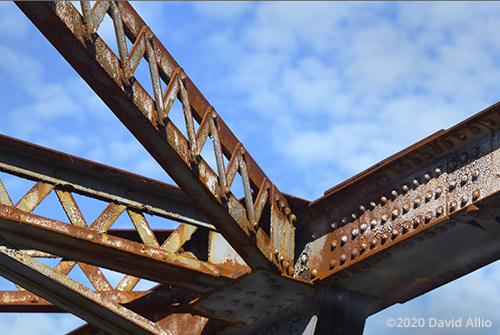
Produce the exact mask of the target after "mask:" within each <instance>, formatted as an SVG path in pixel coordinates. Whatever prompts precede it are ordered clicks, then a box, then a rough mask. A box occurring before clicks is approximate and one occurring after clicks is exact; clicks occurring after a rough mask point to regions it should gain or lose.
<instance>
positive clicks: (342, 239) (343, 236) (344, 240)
mask: <svg viewBox="0 0 500 335" xmlns="http://www.w3.org/2000/svg"><path fill="white" fill-rule="evenodd" d="M340 240H341V241H342V243H346V242H347V236H346V235H342V237H341V238H340Z"/></svg>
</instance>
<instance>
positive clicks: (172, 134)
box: [18, 2, 295, 273]
mask: <svg viewBox="0 0 500 335" xmlns="http://www.w3.org/2000/svg"><path fill="white" fill-rule="evenodd" d="M18 5H19V7H20V8H21V9H22V10H23V11H24V12H25V13H26V14H27V15H28V17H30V19H31V20H32V21H33V22H34V23H35V24H36V25H37V26H38V27H39V29H40V30H41V31H42V32H44V34H45V35H46V36H47V37H48V38H49V40H51V42H52V43H53V44H54V45H55V46H56V47H60V48H59V50H60V51H61V53H63V55H64V56H65V57H66V59H67V60H68V61H69V62H70V63H71V64H72V66H73V67H74V68H75V69H76V70H77V71H79V73H80V74H81V75H82V76H83V78H84V79H85V80H86V81H87V82H88V83H89V84H90V86H91V87H92V88H93V89H94V90H95V91H96V93H97V94H98V95H99V96H100V97H101V98H102V99H103V100H104V101H105V103H106V104H107V105H108V106H109V107H110V108H111V110H112V111H113V112H114V113H116V114H117V116H118V117H119V118H120V119H121V120H122V122H123V123H124V124H125V125H126V126H127V127H128V128H129V130H130V131H131V132H132V133H133V134H134V135H135V136H136V137H137V138H138V140H139V141H140V142H141V143H142V144H143V145H144V146H145V147H146V149H147V150H148V151H149V152H150V153H151V154H152V155H153V157H154V158H155V159H156V160H157V161H158V162H159V163H160V165H161V166H162V167H163V168H164V169H165V170H166V171H167V172H168V173H169V174H170V176H171V177H172V178H173V179H174V180H175V181H176V182H177V184H178V185H179V186H180V187H181V188H182V190H183V191H184V192H185V193H186V194H187V195H188V196H189V197H190V198H191V199H192V200H193V203H194V204H195V205H196V206H197V207H198V208H200V210H201V211H202V212H203V213H204V214H205V216H207V217H208V218H209V220H210V222H211V223H212V224H213V225H214V226H215V227H216V228H217V230H218V231H219V232H220V233H221V234H222V235H224V237H225V238H226V239H227V240H228V242H229V243H231V245H232V246H233V248H235V250H236V251H237V252H238V254H239V255H240V256H241V257H242V258H243V259H244V260H245V261H246V262H247V263H248V264H249V265H250V266H256V267H264V268H277V269H279V270H280V271H281V272H284V273H288V272H289V270H291V269H292V270H293V268H292V267H290V266H291V265H292V263H293V261H294V259H293V254H294V245H293V242H294V227H293V221H294V220H295V216H294V215H293V214H292V211H291V209H290V207H289V205H288V203H287V200H286V198H285V197H284V196H283V195H282V194H281V193H280V192H279V191H278V189H277V188H276V187H275V186H274V185H273V184H272V183H271V182H270V181H269V180H268V178H266V176H265V174H264V173H263V172H262V170H261V169H260V168H259V166H258V165H257V164H256V163H255V162H254V160H253V159H252V157H251V156H250V155H249V154H248V153H247V152H246V150H245V149H244V147H243V146H242V144H241V143H240V142H239V141H238V140H237V139H236V137H235V136H234V135H233V134H232V132H231V131H230V130H229V128H228V127H227V126H226V125H225V123H224V122H223V121H222V119H221V118H220V116H219V115H218V114H217V113H216V112H215V111H214V109H213V107H211V106H210V105H209V104H208V102H207V101H206V100H205V98H204V97H203V96H202V95H201V93H200V92H199V91H198V90H197V89H196V87H195V86H194V84H193V83H192V82H191V81H190V79H189V77H187V76H186V74H185V73H184V72H183V70H182V69H181V68H180V67H179V65H178V64H177V63H176V62H175V60H173V59H172V57H171V56H170V55H169V54H168V52H167V51H166V50H165V48H164V47H163V46H162V45H161V43H160V42H159V41H158V40H157V39H156V37H155V36H154V35H153V33H152V32H151V31H150V29H149V28H148V27H147V25H146V24H145V23H144V22H143V21H142V20H141V18H140V17H139V16H138V15H137V13H135V11H134V10H133V9H132V7H131V6H130V5H129V4H128V3H124V2H119V3H114V2H109V3H106V2H103V3H99V2H98V3H96V4H95V5H94V8H92V9H91V8H90V7H89V3H86V2H83V3H82V9H83V10H82V12H83V14H84V16H83V17H82V16H81V15H80V13H79V12H78V11H77V10H76V9H75V8H74V7H73V5H72V4H70V3H66V2H57V3H53V4H45V3H40V4H39V5H38V8H36V9H35V8H34V7H32V6H26V5H24V4H22V3H19V4H18ZM35 7H36V6H35ZM106 13H108V14H109V15H110V16H111V17H112V19H113V23H114V27H115V32H116V37H117V45H118V50H119V56H120V58H118V57H117V56H116V55H114V53H113V52H112V51H111V50H110V49H109V48H108V47H107V45H106V44H105V43H104V41H103V40H102V39H101V38H100V37H99V35H98V29H99V25H100V22H101V21H102V19H103V17H104V15H105V14H106ZM46 15H48V16H52V17H53V18H54V19H55V20H58V21H59V26H55V25H53V24H50V27H49V26H46V23H47V21H46V20H42V19H41V18H42V16H43V17H45V16H46ZM69 17H71V18H72V19H70V20H68V19H67V18H69ZM54 22H55V21H54ZM55 31H57V33H55ZM61 33H63V34H66V37H67V38H66V37H65V38H64V39H62V37H63V36H62V35H61ZM125 38H128V39H129V40H130V42H132V43H134V44H133V47H132V48H131V50H130V51H129V50H128V48H127V44H126V41H125ZM69 40H72V42H71V43H72V44H74V45H72V46H69V45H68V41H69ZM85 58H87V59H88V61H85V62H84V63H85V65H83V63H82V61H83V59H85ZM144 58H145V60H146V61H148V64H149V67H150V72H151V81H152V84H153V91H154V94H153V96H154V99H153V98H152V97H151V96H150V95H149V94H148V93H147V92H146V91H145V90H144V88H143V87H142V86H141V84H140V83H139V82H138V81H137V80H136V78H134V76H133V75H134V71H135V69H136V68H137V64H138V62H140V61H141V60H142V59H144ZM88 66H92V67H93V68H94V69H95V71H98V72H99V73H101V74H102V76H101V75H99V76H95V75H92V76H90V75H89V74H90V73H94V72H93V71H88ZM84 68H85V69H84ZM162 82H163V85H164V87H165V89H164V90H163V88H162ZM117 90H118V91H117ZM117 92H120V93H118V95H117ZM118 96H120V97H118ZM175 99H179V101H180V102H181V104H182V112H183V116H184V121H185V122H184V124H183V125H174V124H173V122H171V120H170V118H169V108H170V106H171V105H172V101H173V100H175ZM178 127H184V128H185V130H186V134H187V138H186V137H185V136H184V135H183V134H182V133H181V132H180V131H179V129H178ZM196 127H197V128H198V129H196ZM209 137H210V138H211V141H212V142H213V146H214V148H213V149H214V150H213V154H214V155H215V161H216V163H217V164H216V165H217V168H216V169H215V170H217V171H214V170H212V169H211V168H210V166H209V165H208V164H207V163H206V161H205V160H204V159H203V158H202V157H201V156H200V154H201V150H202V148H203V146H204V144H205V143H206V141H207V139H208V138H209ZM224 159H227V161H228V164H227V165H228V166H225V164H224ZM236 174H239V175H240V176H241V181H242V188H243V190H244V199H243V200H242V201H240V200H238V199H236V198H235V196H234V195H233V194H232V193H231V187H232V184H233V180H234V177H235V175H236ZM271 263H274V265H273V266H271V265H270V264H271Z"/></svg>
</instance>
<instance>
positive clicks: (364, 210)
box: [359, 205, 366, 213]
mask: <svg viewBox="0 0 500 335" xmlns="http://www.w3.org/2000/svg"><path fill="white" fill-rule="evenodd" d="M359 210H360V211H361V212H363V213H364V212H366V208H365V206H363V205H361V206H359Z"/></svg>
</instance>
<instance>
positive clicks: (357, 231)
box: [352, 229, 359, 237]
mask: <svg viewBox="0 0 500 335" xmlns="http://www.w3.org/2000/svg"><path fill="white" fill-rule="evenodd" d="M358 234H359V229H353V230H352V237H356V236H358Z"/></svg>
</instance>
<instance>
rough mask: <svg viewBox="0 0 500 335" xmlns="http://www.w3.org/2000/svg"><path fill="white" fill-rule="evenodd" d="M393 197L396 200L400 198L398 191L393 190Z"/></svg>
mask: <svg viewBox="0 0 500 335" xmlns="http://www.w3.org/2000/svg"><path fill="white" fill-rule="evenodd" d="M391 195H392V196H393V197H394V198H396V197H397V196H398V192H396V190H392V192H391Z"/></svg>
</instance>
